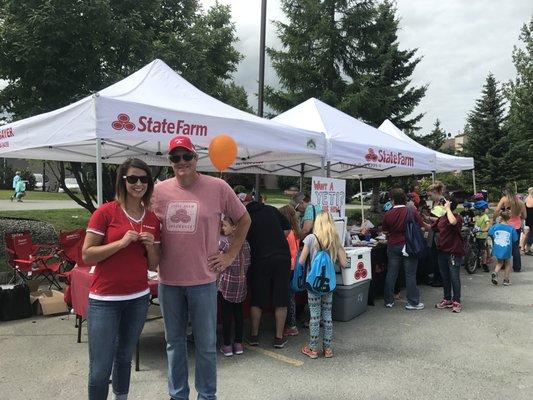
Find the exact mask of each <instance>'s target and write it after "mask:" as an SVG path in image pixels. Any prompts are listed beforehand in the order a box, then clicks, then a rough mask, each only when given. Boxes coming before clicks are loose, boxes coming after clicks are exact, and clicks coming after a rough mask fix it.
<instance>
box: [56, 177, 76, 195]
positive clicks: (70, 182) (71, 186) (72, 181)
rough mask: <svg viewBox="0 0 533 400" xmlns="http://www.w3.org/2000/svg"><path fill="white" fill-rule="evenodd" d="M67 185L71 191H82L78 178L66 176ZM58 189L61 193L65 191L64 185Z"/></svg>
mask: <svg viewBox="0 0 533 400" xmlns="http://www.w3.org/2000/svg"><path fill="white" fill-rule="evenodd" d="M65 186H66V187H67V189H68V190H70V191H71V192H74V193H80V187H79V186H78V182H77V181H76V178H65ZM57 191H58V192H59V193H63V192H64V190H63V188H62V187H59V189H58V190H57Z"/></svg>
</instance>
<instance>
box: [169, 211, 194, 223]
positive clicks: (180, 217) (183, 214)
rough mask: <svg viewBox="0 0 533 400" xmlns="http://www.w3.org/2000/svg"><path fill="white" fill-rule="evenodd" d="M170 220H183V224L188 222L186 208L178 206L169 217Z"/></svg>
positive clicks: (189, 217)
mask: <svg viewBox="0 0 533 400" xmlns="http://www.w3.org/2000/svg"><path fill="white" fill-rule="evenodd" d="M170 220H171V221H172V222H183V223H185V224H188V223H189V222H191V216H190V215H189V214H187V210H185V209H184V208H180V209H178V210H177V211H176V213H175V214H174V215H173V216H171V217H170Z"/></svg>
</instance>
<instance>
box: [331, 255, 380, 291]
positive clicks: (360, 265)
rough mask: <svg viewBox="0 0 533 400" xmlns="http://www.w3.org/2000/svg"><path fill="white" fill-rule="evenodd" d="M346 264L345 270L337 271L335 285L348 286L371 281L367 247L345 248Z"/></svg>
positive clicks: (370, 266)
mask: <svg viewBox="0 0 533 400" xmlns="http://www.w3.org/2000/svg"><path fill="white" fill-rule="evenodd" d="M344 250H346V256H347V258H348V262H347V264H346V268H340V271H337V273H336V278H337V285H344V286H349V285H353V284H354V283H359V282H364V281H367V280H368V281H369V280H371V279H372V265H371V262H370V252H371V251H372V250H371V249H370V248H369V247H346V248H345V249H344Z"/></svg>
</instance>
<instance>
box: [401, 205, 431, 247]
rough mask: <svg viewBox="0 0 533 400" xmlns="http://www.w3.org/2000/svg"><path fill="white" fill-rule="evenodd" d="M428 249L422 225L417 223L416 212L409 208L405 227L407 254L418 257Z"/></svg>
mask: <svg viewBox="0 0 533 400" xmlns="http://www.w3.org/2000/svg"><path fill="white" fill-rule="evenodd" d="M426 247H427V242H426V240H425V239H424V235H423V234H422V230H421V229H420V225H418V222H417V221H415V217H414V211H413V210H412V209H411V208H409V207H408V208H407V218H406V226H405V252H406V253H407V254H409V256H411V257H412V256H414V257H418V256H420V255H421V254H422V253H423V252H424V251H425V250H426Z"/></svg>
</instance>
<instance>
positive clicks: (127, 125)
mask: <svg viewBox="0 0 533 400" xmlns="http://www.w3.org/2000/svg"><path fill="white" fill-rule="evenodd" d="M111 126H112V127H113V129H116V130H117V131H121V130H122V129H125V130H127V131H128V132H130V131H132V130H134V129H135V124H134V123H133V122H130V116H129V115H128V114H119V115H118V116H117V120H116V121H113V123H112V124H111Z"/></svg>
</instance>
